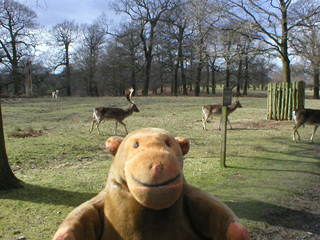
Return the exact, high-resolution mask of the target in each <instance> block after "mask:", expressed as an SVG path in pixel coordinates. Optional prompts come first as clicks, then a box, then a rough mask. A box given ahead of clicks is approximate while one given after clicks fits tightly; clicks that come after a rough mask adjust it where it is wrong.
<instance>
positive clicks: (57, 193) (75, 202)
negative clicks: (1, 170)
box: [0, 183, 98, 207]
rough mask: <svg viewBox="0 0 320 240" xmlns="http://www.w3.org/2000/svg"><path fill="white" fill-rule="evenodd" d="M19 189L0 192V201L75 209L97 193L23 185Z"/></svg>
mask: <svg viewBox="0 0 320 240" xmlns="http://www.w3.org/2000/svg"><path fill="white" fill-rule="evenodd" d="M23 185H24V187H23V188H21V189H16V190H11V191H0V199H12V200H20V201H27V202H33V203H39V204H42V203H45V204H54V205H66V206H72V207H76V206H79V205H80V204H82V203H83V202H85V201H87V200H89V199H91V198H92V197H94V196H96V195H97V194H98V193H83V192H73V191H68V190H62V189H56V188H49V187H43V186H39V185H33V184H28V183H24V184H23Z"/></svg>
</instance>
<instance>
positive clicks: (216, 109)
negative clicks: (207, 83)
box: [202, 100, 242, 130]
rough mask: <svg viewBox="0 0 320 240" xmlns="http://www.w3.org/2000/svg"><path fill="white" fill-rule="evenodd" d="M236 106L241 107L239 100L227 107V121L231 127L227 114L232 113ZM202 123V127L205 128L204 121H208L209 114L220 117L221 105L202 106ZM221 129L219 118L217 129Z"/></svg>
mask: <svg viewBox="0 0 320 240" xmlns="http://www.w3.org/2000/svg"><path fill="white" fill-rule="evenodd" d="M237 108H242V106H241V104H240V101H239V100H236V101H235V102H234V103H233V104H232V105H230V106H228V107H227V121H228V123H229V125H230V127H231V129H232V126H231V123H230V120H229V118H228V116H229V115H230V114H231V113H233V112H234V111H235V110H236V109H237ZM202 114H203V117H202V125H203V129H204V130H207V128H206V123H207V122H208V119H209V117H211V116H217V117H221V116H222V105H207V106H203V107H202ZM220 129H221V119H220V125H219V130H220Z"/></svg>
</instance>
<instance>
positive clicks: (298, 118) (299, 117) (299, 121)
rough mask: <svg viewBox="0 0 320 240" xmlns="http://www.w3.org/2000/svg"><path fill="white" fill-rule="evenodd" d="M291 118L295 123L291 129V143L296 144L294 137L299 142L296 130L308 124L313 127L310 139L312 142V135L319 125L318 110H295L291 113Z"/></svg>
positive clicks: (319, 111)
mask: <svg viewBox="0 0 320 240" xmlns="http://www.w3.org/2000/svg"><path fill="white" fill-rule="evenodd" d="M292 116H293V119H294V121H295V125H294V127H293V141H295V142H297V139H296V135H297V136H298V140H299V141H300V135H299V133H298V128H299V127H301V126H302V125H304V124H310V125H314V130H313V133H312V135H311V138H310V141H311V142H313V138H314V135H315V133H316V131H317V128H318V127H319V125H320V110H316V109H308V108H301V109H296V110H294V111H293V112H292Z"/></svg>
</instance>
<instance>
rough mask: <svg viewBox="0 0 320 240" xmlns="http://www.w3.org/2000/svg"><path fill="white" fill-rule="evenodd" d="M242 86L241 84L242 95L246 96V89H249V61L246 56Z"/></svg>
mask: <svg viewBox="0 0 320 240" xmlns="http://www.w3.org/2000/svg"><path fill="white" fill-rule="evenodd" d="M244 65H245V69H244V84H243V95H248V87H249V59H248V56H246V57H245V59H244Z"/></svg>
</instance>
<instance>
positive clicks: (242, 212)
mask: <svg viewBox="0 0 320 240" xmlns="http://www.w3.org/2000/svg"><path fill="white" fill-rule="evenodd" d="M258 96H259V97H254V96H253V97H252V96H249V97H243V98H241V99H240V102H241V104H242V106H243V108H241V109H238V110H236V111H235V112H234V113H233V114H232V115H230V121H231V123H232V126H233V128H234V129H233V130H229V131H228V145H227V165H228V168H226V169H222V168H220V165H219V159H220V140H221V138H220V131H219V130H218V125H219V119H218V118H214V119H213V120H212V121H211V122H210V123H208V125H207V126H208V129H209V130H208V131H204V130H203V129H202V123H201V106H202V105H206V104H220V103H221V98H220V97H193V96H186V97H182V96H181V97H160V96H150V97H135V98H134V100H135V102H136V103H137V104H138V107H139V109H140V112H139V113H134V114H133V115H132V116H130V117H129V118H127V119H126V120H125V121H124V122H125V123H127V127H128V130H129V131H133V130H137V129H140V128H144V127H158V128H163V129H166V130H168V131H169V132H171V133H172V134H173V135H174V136H183V137H186V138H188V139H189V140H190V142H191V149H190V151H189V153H188V154H187V155H186V156H185V160H184V173H185V177H186V179H187V181H188V182H189V183H190V184H192V185H195V186H197V187H199V188H201V189H203V190H205V191H208V192H210V193H211V194H213V195H214V196H216V197H218V198H219V199H220V200H222V201H224V202H225V203H226V204H227V205H228V206H230V207H231V208H232V209H233V210H234V212H235V213H236V214H237V215H238V216H239V218H240V219H241V221H242V222H243V223H244V224H245V225H246V226H247V227H248V228H249V230H250V232H251V233H252V236H253V239H259V240H260V239H261V240H264V239H273V240H276V239H299V240H300V239H320V230H319V225H318V227H317V225H316V224H315V223H316V222H317V221H319V214H320V212H319V207H316V206H319V198H313V197H312V192H313V191H311V190H310V189H311V188H315V187H319V185H317V184H319V182H320V181H319V180H320V171H319V169H320V150H319V149H320V132H318V133H317V134H316V136H315V140H314V144H310V143H309V138H310V135H311V133H312V127H310V126H306V127H305V128H300V129H299V132H300V133H301V138H302V141H301V142H299V143H294V142H293V141H292V128H293V122H291V121H268V120H266V114H267V112H266V104H267V100H266V98H265V97H264V96H265V94H264V93H263V92H259V94H258ZM101 106H117V107H123V108H126V107H128V102H127V101H126V99H125V98H124V97H97V98H90V97H85V98H76V97H72V98H68V97H62V98H60V99H58V100H53V99H51V98H33V99H3V100H2V111H3V112H2V113H3V120H4V127H5V136H7V138H6V146H7V153H8V157H9V161H10V164H11V166H12V169H13V170H14V172H15V174H16V176H18V177H19V178H20V179H22V180H23V181H24V182H25V187H24V188H23V189H19V190H14V191H11V192H0V239H4V240H11V239H12V240H14V239H18V238H19V237H21V236H25V237H26V239H35V240H38V239H39V240H40V239H51V237H52V236H53V234H54V232H55V231H56V229H57V228H58V226H59V225H60V223H61V222H62V220H63V218H64V217H65V216H66V215H67V214H68V213H69V212H70V211H71V210H72V209H73V208H74V207H76V206H78V205H79V204H81V203H82V202H84V201H86V200H88V199H90V198H91V197H93V196H95V195H96V194H97V193H98V192H99V191H100V190H101V189H102V188H103V187H104V185H105V182H106V179H107V174H108V169H109V167H110V164H111V161H112V157H111V155H110V154H108V153H107V152H106V151H105V149H104V142H105V140H106V139H107V138H108V137H110V136H112V135H114V134H113V131H114V127H115V123H114V122H113V121H106V122H104V123H102V124H101V125H100V130H101V132H102V134H103V135H102V136H100V135H98V133H97V131H96V130H94V131H93V132H92V133H91V134H90V133H89V129H90V124H91V119H92V109H93V108H95V107H101ZM306 107H308V108H320V105H319V100H312V99H307V100H306ZM117 135H120V136H124V135H125V130H124V128H123V126H121V125H119V126H118V134H117ZM314 204H318V205H314ZM291 237H292V238H291Z"/></svg>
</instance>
